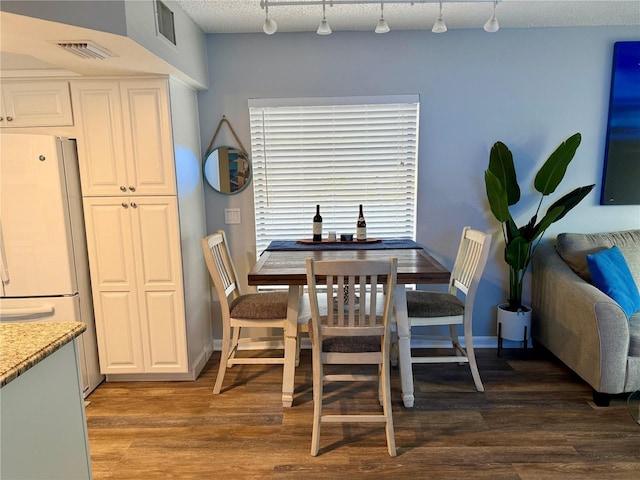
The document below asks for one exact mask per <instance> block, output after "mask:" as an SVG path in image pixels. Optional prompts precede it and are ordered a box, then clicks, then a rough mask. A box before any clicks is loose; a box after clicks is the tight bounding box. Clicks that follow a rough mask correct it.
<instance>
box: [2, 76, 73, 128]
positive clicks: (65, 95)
mask: <svg viewBox="0 0 640 480" xmlns="http://www.w3.org/2000/svg"><path fill="white" fill-rule="evenodd" d="M2 96H3V100H4V101H3V108H2V111H1V112H0V117H2V120H0V126H2V127H46V126H62V125H73V115H72V113H71V99H70V98H69V83H68V82H66V81H46V82H5V83H3V84H2Z"/></svg>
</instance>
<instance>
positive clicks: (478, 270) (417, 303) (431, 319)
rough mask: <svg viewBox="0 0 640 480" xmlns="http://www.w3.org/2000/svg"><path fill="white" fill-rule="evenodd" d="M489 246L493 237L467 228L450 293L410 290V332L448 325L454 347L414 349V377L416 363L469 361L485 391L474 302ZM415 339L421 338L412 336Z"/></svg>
mask: <svg viewBox="0 0 640 480" xmlns="http://www.w3.org/2000/svg"><path fill="white" fill-rule="evenodd" d="M490 244H491V235H489V234H486V233H484V232H481V231H478V230H473V229H471V228H470V227H464V229H463V231H462V237H461V240H460V245H459V247H458V254H457V255H456V260H455V263H454V265H453V270H452V272H451V277H450V279H449V289H448V292H447V293H440V292H428V291H421V290H416V291H407V313H408V316H409V325H410V331H411V328H413V327H424V326H433V325H448V326H449V334H450V336H451V342H452V344H453V354H452V355H440V356H433V355H426V356H424V355H423V356H418V355H417V354H416V352H415V351H414V349H413V348H412V350H411V369H412V372H411V375H413V364H414V363H454V362H459V363H465V362H466V363H468V364H469V367H470V368H471V374H472V376H473V381H474V383H475V386H476V389H477V390H478V391H479V392H484V386H483V385H482V381H481V380H480V373H479V372H478V365H477V363H476V357H475V353H474V350H473V332H472V322H473V305H474V300H475V296H476V292H477V289H478V284H479V283H480V279H481V277H482V272H483V271H484V267H485V265H486V263H487V258H488V256H489V247H490ZM458 293H461V294H463V295H462V296H463V298H464V300H461V299H460V298H459V296H458ZM458 325H462V326H463V329H464V339H465V347H462V345H460V342H459V340H458V332H457V328H458ZM412 337H413V338H419V336H418V335H413V334H412Z"/></svg>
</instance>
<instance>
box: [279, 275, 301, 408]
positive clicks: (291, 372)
mask: <svg viewBox="0 0 640 480" xmlns="http://www.w3.org/2000/svg"><path fill="white" fill-rule="evenodd" d="M299 305H300V286H298V285H289V299H288V306H287V328H286V330H285V334H284V368H283V372H282V406H283V407H291V406H292V405H293V390H294V387H295V385H294V383H295V382H294V380H295V375H296V356H297V345H298V310H299Z"/></svg>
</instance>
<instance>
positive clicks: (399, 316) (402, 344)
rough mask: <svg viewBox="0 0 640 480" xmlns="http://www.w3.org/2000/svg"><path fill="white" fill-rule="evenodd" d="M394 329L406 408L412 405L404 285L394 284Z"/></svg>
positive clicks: (409, 346) (411, 373) (409, 340)
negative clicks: (396, 333)
mask: <svg viewBox="0 0 640 480" xmlns="http://www.w3.org/2000/svg"><path fill="white" fill-rule="evenodd" d="M396 329H397V332H398V351H399V355H400V379H401V380H402V401H403V402H404V406H405V407H407V408H411V407H413V402H414V400H415V398H414V396H413V369H412V368H411V331H410V326H409V315H408V313H407V292H406V290H405V287H404V285H396Z"/></svg>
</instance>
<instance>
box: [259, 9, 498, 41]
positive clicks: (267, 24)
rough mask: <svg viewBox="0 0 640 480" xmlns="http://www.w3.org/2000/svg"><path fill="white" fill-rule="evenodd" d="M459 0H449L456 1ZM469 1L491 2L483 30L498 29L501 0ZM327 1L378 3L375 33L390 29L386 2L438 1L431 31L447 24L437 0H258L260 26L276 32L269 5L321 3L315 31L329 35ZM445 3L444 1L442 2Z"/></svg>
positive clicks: (269, 32)
mask: <svg viewBox="0 0 640 480" xmlns="http://www.w3.org/2000/svg"><path fill="white" fill-rule="evenodd" d="M458 1H461V0H449V3H451V2H458ZM464 1H466V2H469V3H488V2H491V3H493V14H492V15H491V17H490V18H489V20H487V22H486V23H485V24H484V30H485V31H487V32H490V33H493V32H497V31H498V30H499V29H500V25H498V20H497V19H496V6H497V5H498V2H500V1H502V0H464ZM327 2H328V3H329V6H331V7H334V6H337V5H366V4H377V3H380V18H379V19H378V22H377V24H376V29H375V32H376V33H387V32H388V31H390V28H389V24H388V23H387V20H386V19H385V18H384V4H385V2H386V3H400V4H410V5H414V4H416V3H420V4H422V3H439V7H440V8H439V14H438V18H437V19H436V21H435V22H434V24H433V27H432V28H431V31H432V32H433V33H444V32H446V31H447V25H446V24H445V22H444V17H443V16H442V3H443V2H441V1H437V0H260V7H262V8H264V9H265V18H264V24H263V26H262V30H264V33H266V34H267V35H272V34H274V33H276V31H277V30H278V25H277V24H276V22H275V21H274V20H273V19H271V18H270V17H269V7H270V6H271V7H299V6H305V7H307V6H310V5H322V20H321V22H320V25H318V29H317V30H316V33H317V34H318V35H330V34H331V27H330V26H329V22H327V11H326V10H327ZM444 3H446V2H444Z"/></svg>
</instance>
